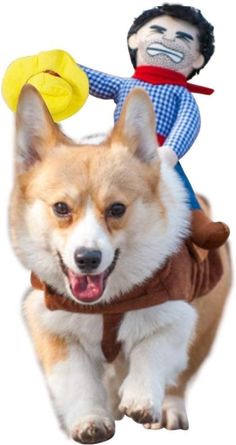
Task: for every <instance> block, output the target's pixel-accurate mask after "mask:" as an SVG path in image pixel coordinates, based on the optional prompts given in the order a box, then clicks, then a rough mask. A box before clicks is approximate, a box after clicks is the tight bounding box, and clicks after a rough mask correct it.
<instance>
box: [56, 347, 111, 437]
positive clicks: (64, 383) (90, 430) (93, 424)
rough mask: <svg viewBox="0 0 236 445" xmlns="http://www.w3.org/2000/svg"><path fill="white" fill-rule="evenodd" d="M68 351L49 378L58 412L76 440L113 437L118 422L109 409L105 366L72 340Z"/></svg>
mask: <svg viewBox="0 0 236 445" xmlns="http://www.w3.org/2000/svg"><path fill="white" fill-rule="evenodd" d="M68 352H69V354H68V357H67V359H66V360H64V361H63V362H61V363H58V364H57V365H56V366H54V368H53V369H52V371H51V373H50V375H49V376H48V379H47V380H48V385H49V388H50V391H51V393H52V396H53V399H54V401H55V405H56V407H57V410H58V412H59V415H61V416H62V418H63V419H64V423H65V426H66V429H67V431H68V433H69V435H71V436H72V437H73V439H74V440H76V441H79V442H82V443H97V442H101V441H105V440H107V439H110V438H111V437H112V436H113V434H114V432H115V424H114V420H113V418H112V416H111V415H110V413H109V410H108V409H107V400H106V393H105V389H104V388H103V385H102V383H101V380H102V368H101V366H100V365H99V363H96V361H95V360H92V359H91V358H90V357H88V355H87V354H86V352H85V351H84V350H83V349H82V348H81V347H80V346H79V345H78V344H74V345H72V344H71V345H70V346H69V351H68Z"/></svg>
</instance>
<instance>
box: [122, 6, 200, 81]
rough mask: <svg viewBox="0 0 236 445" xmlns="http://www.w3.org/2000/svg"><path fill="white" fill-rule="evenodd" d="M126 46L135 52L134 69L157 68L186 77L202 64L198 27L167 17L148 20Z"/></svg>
mask: <svg viewBox="0 0 236 445" xmlns="http://www.w3.org/2000/svg"><path fill="white" fill-rule="evenodd" d="M128 43H129V46H130V48H132V49H137V56H136V61H137V66H140V65H152V66H160V67H163V68H168V69H172V70H174V71H178V72H179V73H181V74H184V75H185V76H186V77H187V76H188V75H189V74H190V73H191V72H192V71H193V69H198V68H201V66H202V65H203V64H204V57H203V55H202V54H200V52H199V41H198V29H197V27H196V26H194V25H191V24H189V23H187V22H185V21H183V20H179V19H175V18H172V17H169V16H165V15H164V16H161V17H156V18H154V19H152V20H150V21H149V22H148V23H146V24H145V25H144V26H143V27H142V28H140V29H139V31H138V32H137V33H136V34H133V35H131V36H130V38H129V41H128Z"/></svg>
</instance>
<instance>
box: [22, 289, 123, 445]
mask: <svg viewBox="0 0 236 445" xmlns="http://www.w3.org/2000/svg"><path fill="white" fill-rule="evenodd" d="M37 292H38V291H35V292H33V293H32V294H31V295H30V296H29V297H28V298H27V300H26V302H25V305H24V309H25V316H26V320H27V324H28V327H29V329H30V332H31V335H32V339H33V342H34V346H35V349H36V352H37V355H38V358H39V361H40V363H41V365H42V368H43V370H44V372H45V375H46V381H47V384H48V387H49V390H50V393H51V395H52V400H53V402H54V404H55V407H56V410H57V412H58V415H59V417H60V418H61V419H62V423H63V426H64V427H65V429H66V430H67V432H68V434H69V436H70V437H73V439H74V440H76V441H79V442H82V443H97V442H101V441H105V440H108V439H110V438H111V437H112V436H113V434H114V432H115V424H114V419H113V417H112V415H111V414H110V411H109V408H108V407H107V396H106V391H105V388H104V386H103V384H102V373H103V366H102V362H101V361H100V360H99V359H98V358H97V359H96V358H94V359H92V358H91V357H90V356H89V355H88V354H87V353H86V351H85V350H84V349H83V348H82V347H81V346H80V344H79V342H76V341H74V340H72V339H71V337H65V336H63V337H60V336H59V335H55V334H53V332H50V331H49V330H48V329H45V327H44V324H43V323H42V322H41V318H40V317H41V316H42V312H43V310H42V308H41V309H40V311H41V312H39V313H37V312H36V311H35V306H34V300H35V299H36V298H39V297H38V296H37V295H35V296H36V298H34V294H35V293H37Z"/></svg>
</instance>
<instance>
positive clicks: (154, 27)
mask: <svg viewBox="0 0 236 445" xmlns="http://www.w3.org/2000/svg"><path fill="white" fill-rule="evenodd" d="M150 29H151V30H152V31H153V32H157V33H158V34H164V33H165V31H166V28H163V27H162V26H158V25H152V26H150Z"/></svg>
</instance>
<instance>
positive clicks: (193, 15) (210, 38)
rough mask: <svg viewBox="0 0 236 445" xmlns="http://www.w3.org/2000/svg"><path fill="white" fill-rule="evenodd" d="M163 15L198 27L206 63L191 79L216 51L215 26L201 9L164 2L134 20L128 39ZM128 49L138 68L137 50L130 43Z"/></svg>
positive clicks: (190, 75) (195, 71) (191, 75)
mask: <svg viewBox="0 0 236 445" xmlns="http://www.w3.org/2000/svg"><path fill="white" fill-rule="evenodd" d="M162 15H167V16H170V17H173V18H176V19H180V20H184V21H185V22H188V23H190V24H191V25H194V26H196V27H197V28H198V32H199V35H198V39H199V50H200V53H201V54H202V55H203V57H204V64H203V66H202V67H201V68H199V69H196V70H193V71H192V72H191V73H190V74H189V76H188V79H191V77H193V76H194V75H195V74H198V73H199V71H200V70H201V69H202V68H203V67H204V66H205V65H206V64H207V62H208V61H209V60H210V58H211V56H212V54H213V53H214V50H215V45H214V41H215V39H214V34H213V31H214V27H213V26H212V25H211V24H210V23H209V22H208V21H207V20H206V19H205V18H204V17H203V15H202V13H201V11H200V10H199V9H196V8H193V7H192V6H183V5H179V4H169V3H164V4H163V5H162V6H156V7H154V8H152V9H148V10H146V11H144V12H143V13H142V14H141V15H140V16H139V17H137V18H136V19H135V20H134V22H133V24H132V26H131V28H130V29H129V32H128V35H127V39H129V37H130V36H131V35H132V34H135V33H136V32H137V31H138V30H139V29H140V28H142V26H144V25H145V24H146V23H148V22H149V21H150V20H152V19H154V18H155V17H160V16H162ZM128 49H129V54H130V58H131V62H132V64H133V66H134V68H136V53H137V50H136V49H132V48H130V47H129V45H128Z"/></svg>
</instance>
